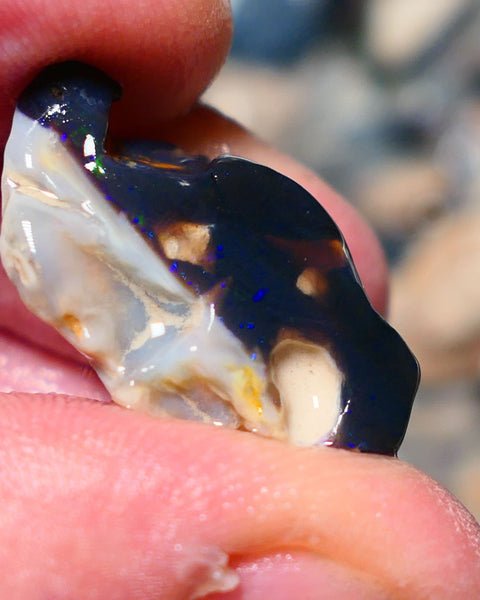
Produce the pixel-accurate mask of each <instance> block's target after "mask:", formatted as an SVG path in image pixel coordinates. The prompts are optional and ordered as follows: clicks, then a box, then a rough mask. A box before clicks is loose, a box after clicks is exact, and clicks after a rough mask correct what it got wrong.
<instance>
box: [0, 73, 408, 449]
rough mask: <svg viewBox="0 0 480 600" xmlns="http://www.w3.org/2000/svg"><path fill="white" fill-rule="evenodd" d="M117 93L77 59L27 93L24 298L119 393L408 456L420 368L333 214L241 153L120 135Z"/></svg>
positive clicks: (274, 431)
mask: <svg viewBox="0 0 480 600" xmlns="http://www.w3.org/2000/svg"><path fill="white" fill-rule="evenodd" d="M119 97H120V89H119V87H118V85H117V84H116V83H114V82H112V81H111V80H110V79H109V78H108V77H107V76H105V75H104V74H103V73H101V72H99V71H97V70H96V69H93V68H91V67H88V66H86V65H82V64H80V63H63V64H61V65H56V66H53V67H50V68H48V69H46V70H45V71H44V72H43V73H42V74H41V75H40V76H39V77H38V78H37V79H36V80H35V81H34V82H33V83H32V84H31V85H30V86H29V87H28V88H27V90H26V91H25V92H24V93H23V94H22V96H21V98H20V100H19V103H18V107H17V110H16V113H15V117H14V122H13V127H12V133H11V136H10V139H9V142H8V145H7V149H6V155H5V168H4V174H3V183H2V195H3V224H2V235H1V242H0V243H1V247H0V249H1V256H2V260H3V263H4V266H5V269H6V271H7V273H8V275H9V277H10V278H11V279H12V281H13V282H14V283H15V284H16V286H17V288H18V290H19V292H20V295H21V297H22V299H23V301H24V302H25V303H26V304H27V305H28V306H29V308H30V309H31V310H32V311H34V312H35V313H36V314H37V315H39V316H40V317H41V318H43V319H44V320H46V321H47V322H49V323H51V324H52V325H53V326H54V327H55V328H57V329H58V330H59V331H60V332H61V333H62V334H63V335H64V336H65V337H66V338H67V339H68V340H69V341H70V342H71V343H72V344H73V345H75V346H76V347H77V348H78V349H79V350H80V351H82V352H83V353H85V354H86V355H87V356H89V357H90V359H91V361H92V365H93V367H94V368H95V369H96V371H97V372H98V374H99V376H100V377H101V379H102V380H103V382H104V384H105V386H106V387H107V389H108V390H109V391H110V393H111V395H112V398H113V399H114V400H115V401H116V402H118V403H119V404H122V405H124V406H127V407H129V408H132V409H138V410H142V411H146V412H148V413H150V414H153V415H159V416H173V417H177V418H184V419H195V420H198V421H202V422H206V423H212V424H214V425H218V426H229V427H233V428H237V429H243V430H248V431H253V432H257V433H260V434H263V435H267V436H271V437H275V438H278V439H285V440H289V441H291V442H293V443H296V444H300V445H316V444H325V445H330V446H336V447H340V448H351V449H356V450H360V451H366V452H379V453H384V454H395V453H396V451H397V449H398V447H399V445H400V443H401V441H402V438H403V436H404V433H405V430H406V427H407V423H408V419H409V415H410V410H411V405H412V402H413V398H414V395H415V392H416V389H417V385H418V378H419V373H418V366H417V363H416V361H415V358H414V357H413V356H412V354H411V353H410V351H409V349H408V348H407V346H406V345H405V343H404V342H403V341H402V339H401V338H400V337H399V335H398V334H397V333H396V332H395V331H394V330H393V329H392V328H391V327H390V326H389V325H388V324H387V323H386V322H385V321H384V320H383V319H382V318H381V317H380V316H379V315H378V314H377V313H376V312H375V310H373V308H372V307H371V306H370V303H369V301H368V299H367V297H366V295H365V292H364V290H363V288H362V285H361V282H360V280H359V278H358V275H357V273H356V270H355V267H354V265H353V262H352V259H351V256H350V253H349V251H348V248H347V246H346V244H345V241H344V239H343V237H342V235H341V233H340V232H339V230H338V228H337V227H336V225H335V223H334V222H333V221H332V219H331V218H330V217H329V215H328V214H327V213H326V211H325V210H324V209H323V208H322V207H321V206H320V205H319V204H318V203H317V201H316V200H315V199H314V198H313V197H312V196H311V195H310V194H308V193H307V192H306V191H305V190H304V189H302V188H301V187H300V186H299V185H298V184H296V183H295V182H293V181H292V180H290V179H288V178H287V177H284V176H283V175H281V174H279V173H276V172H275V171H273V170H271V169H269V168H267V167H264V166H261V165H258V164H255V163H252V162H250V161H247V160H244V159H241V158H237V157H233V156H220V157H218V158H216V159H215V160H213V161H209V160H208V159H207V158H205V157H201V156H186V155H185V154H184V153H182V152H181V151H180V150H179V149H178V148H175V147H172V146H169V145H168V144H162V143H153V142H150V141H149V142H147V141H143V142H142V141H133V142H122V143H118V142H116V143H115V142H113V141H110V140H108V143H106V133H107V125H108V115H109V110H110V105H111V102H112V101H113V100H116V99H118V98H119ZM106 148H107V150H106Z"/></svg>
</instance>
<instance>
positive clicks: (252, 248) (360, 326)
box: [18, 62, 419, 455]
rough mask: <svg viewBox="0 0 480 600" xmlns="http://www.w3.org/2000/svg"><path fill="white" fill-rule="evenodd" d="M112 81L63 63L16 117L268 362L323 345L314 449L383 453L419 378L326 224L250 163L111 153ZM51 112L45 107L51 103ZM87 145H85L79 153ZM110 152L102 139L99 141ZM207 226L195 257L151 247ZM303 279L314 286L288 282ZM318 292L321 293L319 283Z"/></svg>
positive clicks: (128, 146) (392, 447)
mask: <svg viewBox="0 0 480 600" xmlns="http://www.w3.org/2000/svg"><path fill="white" fill-rule="evenodd" d="M119 98H120V88H119V86H118V85H117V84H116V83H115V82H113V81H112V80H111V79H109V78H108V77H107V76H106V75H105V74H103V73H102V72H100V71H98V70H96V69H94V68H92V67H89V66H86V65H83V64H80V63H71V62H70V63H63V64H60V65H55V66H53V67H50V68H48V69H46V70H45V71H44V72H43V73H41V75H39V76H38V77H37V79H36V80H35V81H34V82H33V83H32V84H31V85H30V86H29V87H28V88H27V90H26V91H25V92H24V93H23V95H22V96H21V98H20V100H19V105H18V106H19V109H20V110H21V111H22V112H23V113H25V114H26V115H27V116H29V117H30V118H32V119H34V120H37V121H39V122H40V123H41V124H42V125H44V126H45V127H48V128H53V129H54V130H56V131H57V132H58V133H59V134H60V136H61V139H62V141H63V143H64V144H65V145H66V146H67V147H68V149H69V150H70V152H71V153H72V154H73V155H74V156H75V157H76V159H77V160H78V161H79V162H80V163H81V164H82V165H84V166H87V168H86V173H87V174H88V177H90V178H91V179H92V181H94V182H95V185H96V186H97V187H98V188H99V189H100V190H101V191H102V193H103V195H104V196H105V198H106V199H107V200H108V201H110V202H112V203H113V204H114V205H115V206H116V207H117V209H118V210H119V211H123V212H124V213H125V214H126V215H127V216H128V219H129V220H130V221H131V223H132V224H133V226H135V227H136V228H137V229H138V230H139V231H140V232H141V233H142V234H143V235H144V236H145V238H146V239H147V240H148V241H149V243H150V244H151V245H152V246H153V247H154V248H155V249H156V250H157V251H158V253H159V255H160V256H161V257H162V259H163V260H164V262H165V263H166V264H167V265H168V267H169V269H170V271H171V272H172V273H174V274H175V275H176V276H177V277H178V278H179V279H180V280H182V282H183V283H184V284H185V285H188V286H190V287H191V288H192V289H193V290H195V293H196V294H207V293H209V294H212V295H213V297H215V303H216V311H217V315H219V317H220V318H221V319H222V321H223V323H224V324H225V325H226V326H227V327H228V329H229V330H230V331H231V332H233V333H234V334H235V335H236V336H237V337H238V338H239V339H241V341H242V342H243V344H244V346H245V347H246V348H247V349H248V351H249V352H252V353H255V352H259V353H261V354H262V355H263V357H264V359H265V361H266V362H267V364H268V357H269V355H270V352H271V350H272V348H273V347H274V345H275V344H276V342H277V341H278V339H279V336H281V335H282V332H285V331H289V332H294V333H295V335H297V336H298V337H299V338H300V339H304V340H309V341H312V342H314V343H315V344H319V345H321V346H323V347H326V348H328V350H329V352H330V353H331V355H332V356H333V357H334V359H335V362H336V363H337V365H338V367H339V368H340V369H341V371H342V372H343V374H344V383H343V388H342V401H341V407H340V412H339V418H338V422H337V425H336V427H334V428H333V430H332V432H331V435H330V437H329V439H328V440H326V442H325V443H327V444H328V445H332V446H336V447H340V448H350V449H356V450H360V451H365V452H377V453H382V454H390V455H393V454H395V453H396V452H397V450H398V448H399V446H400V443H401V441H402V439H403V436H404V434H405V430H406V427H407V423H408V419H409V416H410V411H411V406H412V402H413V399H414V396H415V393H416V390H417V386H418V381H419V369H418V365H417V362H416V360H415V358H414V357H413V355H412V354H411V352H410V351H409V349H408V347H407V346H406V344H405V343H404V342H403V340H402V339H401V338H400V336H399V335H398V334H397V333H396V332H395V331H394V330H393V329H392V328H391V327H390V325H388V323H386V322H385V321H384V320H383V319H382V318H381V317H380V316H379V315H378V314H377V313H376V312H375V310H374V309H373V308H372V307H371V305H370V303H369V301H368V299H367V297H366V295H365V292H364V290H363V288H362V285H361V283H360V280H359V278H358V275H357V273H356V270H355V267H354V265H353V263H352V260H351V257H350V253H349V251H348V249H347V247H346V245H345V242H344V240H343V237H342V235H341V233H340V231H339V230H338V228H337V226H336V225H335V223H334V222H333V221H332V219H331V218H330V217H329V215H328V214H327V213H326V211H325V210H324V209H323V208H322V207H321V206H320V205H319V204H318V202H317V201H316V200H315V199H314V198H313V197H312V196H311V195H310V194H309V193H308V192H306V191H305V190H304V189H303V188H302V187H300V186H299V185H298V184H297V183H295V182H293V181H292V180H290V179H288V178H287V177H285V176H283V175H281V174H280V173H276V172H275V171H273V170H272V169H269V168H267V167H264V166H262V165H259V164H255V163H252V162H250V161H247V160H244V159H241V158H237V157H232V156H222V157H219V158H216V159H215V160H213V161H211V162H210V161H209V160H208V159H206V158H205V157H199V156H193V157H189V156H185V155H184V154H182V153H181V152H180V151H179V150H178V149H177V148H174V147H172V146H169V145H168V144H162V143H153V142H147V141H144V142H142V141H135V142H125V143H122V144H119V143H116V144H111V147H112V148H114V150H112V151H110V152H108V151H105V150H104V148H105V137H106V132H107V126H108V116H109V110H110V105H111V102H112V101H114V100H118V99H119ZM59 105H60V107H61V110H53V109H52V107H55V106H57V107H58V106H59ZM86 136H90V138H93V139H94V140H95V142H96V144H97V147H100V148H101V151H100V152H99V151H97V152H96V153H95V154H94V155H93V154H92V155H88V154H87V155H85V147H86V146H85V140H86ZM108 147H110V144H109V146H108ZM185 221H188V222H191V223H198V224H204V225H206V226H208V227H209V228H210V232H211V238H210V242H209V246H208V249H207V251H206V256H205V261H201V263H200V264H199V263H198V262H197V263H196V264H194V263H193V262H189V261H187V260H183V261H182V260H171V259H168V258H167V256H165V254H164V253H163V251H162V247H161V245H160V244H159V243H158V235H157V234H158V231H159V229H161V228H162V226H163V225H164V224H165V223H168V224H170V225H171V224H175V223H177V222H185ZM306 270H307V271H308V270H309V272H310V273H314V274H315V277H316V279H317V280H319V281H321V283H322V285H321V286H320V287H321V291H318V292H317V293H313V294H307V293H305V292H304V291H302V290H301V289H299V286H298V285H297V283H298V280H299V277H300V276H301V275H302V273H304V272H306ZM319 290H320V288H319Z"/></svg>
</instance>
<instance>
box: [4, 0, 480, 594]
mask: <svg viewBox="0 0 480 600" xmlns="http://www.w3.org/2000/svg"><path fill="white" fill-rule="evenodd" d="M206 17H208V18H206ZM112 32H113V33H112ZM229 37H230V21H229V14H228V9H227V6H226V3H225V2H219V1H218V2H216V1H214V0H189V2H178V0H175V1H174V0H163V1H161V2H158V0H155V1H153V0H152V1H150V0H144V1H143V2H134V3H132V2H130V1H127V0H115V2H114V1H113V0H110V1H107V0H104V1H103V2H93V1H92V0H82V1H81V2H80V1H79V2H77V1H71V2H65V3H59V2H53V1H47V0H29V1H28V2H27V1H26V0H23V1H22V2H20V1H17V2H14V1H13V0H1V1H0V44H2V52H1V54H0V78H1V85H0V94H1V96H0V137H1V139H2V143H3V142H4V141H5V137H6V135H7V132H8V128H9V123H10V120H11V115H12V111H13V107H14V103H15V98H16V96H17V95H18V93H19V91H20V90H21V89H22V87H23V86H24V85H25V83H26V82H27V81H28V80H29V79H30V78H31V77H32V76H33V75H34V74H35V73H36V72H37V71H38V70H39V69H40V68H41V67H42V66H44V65H45V64H47V63H49V62H54V61H57V60H63V59H67V58H77V59H83V60H85V61H88V62H91V63H93V64H95V65H98V66H100V67H102V68H103V69H105V70H106V71H107V72H109V73H110V74H111V75H112V76H113V77H115V78H117V79H119V80H120V81H121V82H122V83H123V85H124V87H125V101H124V103H123V105H122V106H119V107H118V108H117V109H115V117H114V125H113V127H114V129H116V131H118V132H120V133H129V132H134V133H139V134H140V135H141V134H149V135H152V136H155V137H159V138H164V139H171V140H172V141H176V142H179V143H182V144H183V145H184V146H185V147H186V148H188V149H191V150H204V151H210V150H211V149H212V148H213V147H214V146H215V144H220V143H227V144H229V145H230V147H231V150H232V152H235V153H238V154H242V155H244V156H248V157H250V158H253V159H255V160H258V161H260V162H264V163H267V164H270V165H272V166H274V167H275V168H277V169H278V170H281V171H283V172H284V173H286V174H288V175H289V176H291V177H293V178H294V179H296V180H298V181H299V182H300V183H302V184H303V185H304V186H306V187H307V188H308V189H309V190H310V191H311V192H312V193H313V194H314V195H315V196H316V197H317V198H318V199H319V200H320V201H321V203H322V204H323V205H324V206H325V207H326V208H327V210H329V212H330V213H331V214H332V216H333V217H334V218H335V220H336V221H337V223H338V224H339V226H340V227H341V228H342V230H343V231H344V234H345V236H346V238H347V240H348V243H349V245H350V247H351V250H352V253H353V254H354V257H355V259H356V262H357V266H358V269H359V272H360V274H361V276H362V278H363V281H364V283H365V287H366V289H367V291H368V293H369V295H370V297H371V298H372V301H373V302H374V304H375V306H377V308H378V309H379V310H383V309H384V307H385V298H386V292H385V289H386V285H385V274H386V271H385V265H384V262H383V259H382V256H381V252H380V250H379V247H378V245H377V243H376V242H375V239H374V237H373V235H372V234H371V233H370V231H369V230H368V228H367V226H366V225H365V224H364V223H363V222H361V221H360V219H359V218H358V216H357V215H356V214H355V213H354V211H353V210H352V209H351V208H350V207H349V206H348V205H347V204H346V203H345V202H344V201H343V200H341V199H340V198H339V197H338V196H337V195H336V194H334V193H333V192H332V191H331V190H330V189H329V188H328V187H327V186H326V185H325V184H323V183H322V182H321V181H320V180H318V179H317V178H316V177H315V176H314V175H313V174H312V173H310V172H308V171H306V170H305V169H304V168H303V167H301V166H299V165H297V164H296V163H295V162H294V161H292V160H291V159H289V158H287V157H285V156H282V155H280V154H278V153H277V152H275V151H273V150H271V149H269V148H267V147H265V146H264V145H263V144H262V143H261V142H259V141H258V140H256V139H254V138H253V137H252V136H250V135H249V134H247V133H246V132H244V131H243V130H242V129H241V128H240V127H238V126H237V125H235V124H233V123H231V122H230V121H228V120H226V119H224V118H223V117H221V116H219V115H217V114H215V113H213V112H211V111H209V110H207V109H205V108H197V109H195V110H194V111H193V112H192V113H191V114H190V115H188V116H186V117H180V115H183V114H184V113H186V112H187V110H188V108H189V107H190V106H191V105H193V103H194V102H195V100H196V98H197V97H198V94H199V93H200V92H201V90H202V89H203V88H204V87H205V86H206V85H207V84H208V82H209V81H210V79H211V78H212V76H213V75H214V73H215V72H216V71H217V70H218V68H219V66H220V64H221V62H222V60H223V58H224V56H225V53H226V51H227V48H228V43H229ZM112 39H113V40H114V41H113V42H112ZM122 115H123V117H122V118H120V117H121V116H122ZM127 115H128V117H127ZM166 117H168V118H173V117H176V118H175V120H174V122H173V124H172V123H170V124H169V125H166V124H165V123H164V122H163V121H164V119H165V118H166ZM1 286H2V287H1V289H2V298H1V300H0V323H1V328H2V329H1V330H2V331H3V336H2V337H1V338H0V340H1V343H0V389H2V390H9V389H17V390H19V393H15V394H5V393H4V394H1V397H0V400H1V401H0V427H1V434H0V464H1V465H2V477H0V501H1V506H2V510H1V511H0V571H1V573H2V575H1V577H0V597H1V598H9V599H12V600H17V599H18V600H36V599H37V598H38V599H44V598H55V599H57V598H59V599H67V598H68V599H70V598H88V599H89V600H97V599H98V600H100V599H104V598H109V599H115V600H124V599H125V600H127V599H128V600H140V599H147V598H148V599H153V598H161V599H162V600H170V599H184V598H185V599H187V598H192V597H194V594H195V590H196V589H197V588H198V586H199V585H200V584H201V583H202V581H203V582H205V580H206V579H208V575H209V573H210V581H214V580H215V578H214V577H213V574H212V571H211V569H212V568H213V567H214V566H215V564H218V563H219V562H221V560H222V556H223V558H224V559H225V560H227V557H228V560H229V565H230V567H231V568H233V569H234V570H235V571H236V573H237V575H238V576H239V580H240V583H239V585H238V586H237V588H236V589H235V590H234V591H231V592H226V593H217V594H210V595H209V596H208V597H209V598H210V599H211V600H213V599H214V598H217V599H220V598H225V599H229V600H240V599H241V600H257V599H260V598H262V599H265V598H275V599H276V600H284V599H287V598H288V599H291V598H294V597H298V598H302V599H304V600H311V599H312V600H313V599H315V600H323V599H325V600H327V599H328V600H343V599H347V598H349V599H351V598H355V599H357V600H370V599H372V600H373V599H376V600H381V599H382V600H386V599H389V600H426V599H434V600H437V599H438V600H452V599H456V598H459V599H460V598H461V599H462V600H465V599H467V600H470V599H471V600H478V598H480V533H479V528H478V525H477V524H476V523H475V521H474V520H473V519H472V517H471V516H470V515H469V514H468V512H467V511H466V510H465V509H464V508H463V507H462V506H461V505H460V504H459V503H458V502H457V501H456V500H455V499H454V498H452V497H451V496H450V495H449V494H448V493H447V492H446V491H445V490H443V489H442V488H440V487H439V486H438V485H437V484H436V483H435V482H434V481H432V480H430V479H429V478H427V477H426V476H425V475H423V474H422V473H420V472H418V471H416V470H415V469H413V468H412V467H410V466H409V465H406V464H403V463H401V462H400V461H397V460H394V459H388V458H383V457H376V456H366V455H360V454H354V453H348V452H345V451H338V450H331V449H320V450H318V449H300V448H294V447H290V446H289V445H286V444H281V443H278V442H275V441H272V440H266V439H262V438H260V437H257V436H254V435H251V434H245V433H239V432H235V431H228V430H221V429H215V430H213V429H212V428H210V427H207V426H202V425H199V424H195V423H186V422H180V421H177V422H174V421H168V420H154V419H152V418H150V417H147V416H145V415H141V414H136V413H133V412H129V411H126V410H124V409H121V408H119V407H116V406H115V405H113V404H111V403H108V400H107V398H106V396H105V391H104V390H103V388H102V387H101V386H100V384H99V383H98V381H97V380H96V378H95V377H94V376H93V375H92V374H91V372H90V371H88V370H87V367H86V366H85V363H84V361H83V359H82V358H81V357H80V356H79V355H78V354H76V353H74V352H73V351H72V350H70V349H69V348H68V347H67V346H66V344H65V343H64V342H62V341H60V340H59V339H58V337H57V336H56V335H54V334H52V333H50V332H49V331H48V330H47V328H46V327H45V326H43V325H41V324H38V322H36V321H35V320H34V319H33V318H31V317H29V316H28V315H27V314H26V312H25V310H24V309H23V308H22V307H21V305H20V304H19V303H18V299H17V298H16V295H15V293H14V292H13V291H12V289H11V287H9V284H7V283H5V282H4V277H3V276H2V278H1ZM33 342H35V344H33ZM40 346H43V347H45V348H47V350H40V348H39V347H40ZM87 373H88V375H87ZM52 382H53V384H54V386H55V387H50V388H48V385H50V384H52ZM53 384H52V385H53ZM46 386H47V387H46ZM51 389H54V390H55V391H56V392H59V393H64V394H68V396H58V395H54V394H41V395H40V394H31V393H30V394H29V393H28V392H32V391H39V392H44V391H46V390H51ZM89 398H90V399H89ZM91 398H97V399H100V400H104V401H103V402H98V401H95V400H92V399H91ZM221 553H223V554H221ZM209 569H210V571H209ZM197 592H198V593H200V592H199V590H198V589H197Z"/></svg>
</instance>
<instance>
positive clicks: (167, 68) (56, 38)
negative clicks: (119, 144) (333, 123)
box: [0, 0, 232, 145]
mask: <svg viewBox="0 0 480 600" xmlns="http://www.w3.org/2000/svg"><path fill="white" fill-rule="evenodd" d="M230 19H231V17H230V11H229V6H228V2H226V1H221V0H161V1H148V0H145V1H141V2H135V3H132V2H130V1H129V0H102V1H101V2H98V1H97V0H82V2H77V1H75V0H71V1H69V2H53V1H48V0H2V1H1V2H0V74H1V75H0V78H1V83H2V85H1V86H0V145H3V144H4V143H5V140H6V137H7V134H8V129H9V124H10V121H11V116H12V114H13V109H14V104H15V101H16V98H17V97H18V95H19V94H20V92H21V91H22V90H23V88H24V87H25V86H26V84H27V83H28V82H29V81H30V80H31V79H32V78H33V77H34V76H35V74H36V73H38V72H39V71H40V70H41V69H42V68H43V67H45V66H46V65H47V64H51V63H54V62H59V61H63V60H68V59H77V60H83V61H85V62H88V63H91V64H93V65H95V66H97V67H99V68H101V69H103V70H105V71H106V72H107V73H108V74H109V75H110V76H111V77H113V78H114V79H116V80H117V81H119V82H120V83H121V84H122V86H123V88H124V98H123V101H122V105H121V107H118V109H117V111H116V112H117V114H116V118H117V120H118V121H121V122H124V123H130V122H131V121H132V115H135V122H136V131H135V133H136V134H137V135H143V134H144V133H147V132H149V131H151V130H152V127H154V126H155V123H154V122H153V121H155V120H157V119H158V121H162V120H165V119H168V118H170V117H172V116H174V115H179V114H182V113H185V112H187V111H188V109H189V108H190V107H191V105H192V104H193V103H194V102H195V100H196V99H197V97H198V95H199V94H200V93H201V92H202V90H203V89H204V88H205V87H206V86H207V85H208V83H210V81H211V79H212V77H213V76H214V75H215V73H216V72H217V71H218V69H219V68H220V66H221V64H222V63H223V61H224V59H225V56H226V54H227V52H228V48H229V45H230V39H231V31H232V29H231V20H230Z"/></svg>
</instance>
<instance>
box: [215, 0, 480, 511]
mask: <svg viewBox="0 0 480 600" xmlns="http://www.w3.org/2000/svg"><path fill="white" fill-rule="evenodd" d="M232 8H233V13H234V20H235V36H234V42H233V48H232V53H231V58H230V59H229V61H228V62H227V64H226V66H225V68H224V70H223V71H222V73H221V74H220V76H219V78H218V79H217V80H216V82H215V83H214V84H213V85H212V87H211V88H210V89H209V90H208V91H207V93H206V95H205V97H204V99H205V101H206V102H208V103H210V104H212V105H214V106H215V107H217V108H219V109H220V110H221V111H223V112H225V113H226V114H227V115H229V116H231V117H233V118H235V119H236V120H238V121H239V122H241V123H242V124H243V125H245V126H246V127H248V128H250V129H252V130H253V131H254V132H255V133H256V134H257V135H258V136H259V137H261V138H263V139H264V140H266V141H268V142H270V143H271V144H273V145H274V146H276V147H278V148H280V149H281V150H283V151H285V152H287V153H289V154H291V155H292V156H294V157H296V158H297V159H298V160H299V161H301V162H303V163H304V164H306V165H308V166H309V167H311V168H312V169H313V170H314V171H316V172H317V173H318V174H320V175H321V176H322V177H323V178H324V179H326V180H327V181H328V182H329V183H330V184H331V185H332V186H333V187H335V188H336V189H337V190H339V191H340V192H341V193H342V194H343V195H344V196H345V197H347V198H348V199H349V200H350V201H351V202H352V203H353V204H354V205H355V206H356V207H357V208H358V210H359V211H360V212H361V213H362V214H363V215H364V216H365V217H366V219H367V220H368V221H369V222H370V223H371V224H372V226H373V227H374V228H375V230H376V232H377V234H378V236H379V238H380V240H381V241H382V243H383V246H384V249H385V252H386V255H387V258H388V261H389V263H390V267H391V273H392V282H391V283H392V287H391V300H390V317H389V320H390V321H391V322H392V324H393V325H394V326H395V327H396V328H397V329H398V330H399V331H400V333H401V334H402V336H403V337H404V338H405V339H406V341H407V342H408V344H409V345H410V347H411V348H412V350H413V351H414V353H415V354H416V355H417V357H418V359H419V361H420V363H421V367H422V373H423V381H422V385H421V388H420V392H419V394H418V397H417V400H416V404H415V407H414V411H413V415H412V420H411V424H410V428H409V431H408V434H407V437H406V439H405V442H404V445H403V447H402V450H401V452H400V456H401V458H403V459H405V460H407V461H409V462H411V463H413V464H415V465H416V466H418V467H419V468H421V469H423V470H424V471H426V472H427V473H428V474H430V475H432V476H433V477H435V478H436V479H437V480H439V481H440V482H441V483H442V484H443V485H445V486H446V487H447V488H448V489H450V490H451V491H452V492H453V493H454V494H455V495H456V496H458V497H459V498H460V499H461V500H462V502H463V503H464V504H465V505H466V506H467V508H469V509H470V510H471V511H472V513H473V514H474V515H475V516H476V518H477V519H480V383H479V382H480V378H479V374H480V0H388V1H387V0H261V1H259V0H232Z"/></svg>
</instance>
